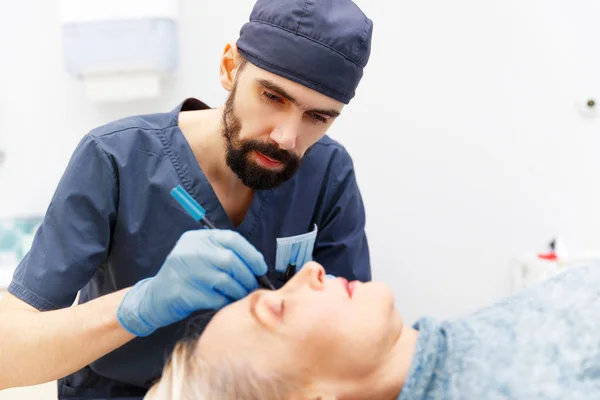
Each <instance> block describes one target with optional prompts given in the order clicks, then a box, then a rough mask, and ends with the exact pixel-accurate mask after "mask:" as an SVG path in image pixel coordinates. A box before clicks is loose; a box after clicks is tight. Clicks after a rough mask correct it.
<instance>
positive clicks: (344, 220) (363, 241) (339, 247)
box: [313, 150, 371, 282]
mask: <svg viewBox="0 0 600 400" xmlns="http://www.w3.org/2000/svg"><path fill="white" fill-rule="evenodd" d="M334 162H335V166H334V168H332V178H331V180H330V182H329V185H331V187H332V189H331V190H330V191H328V197H329V199H327V201H326V202H325V204H327V205H328V206H327V211H326V212H325V214H324V215H323V216H322V218H321V222H320V223H321V225H319V226H318V229H319V231H318V232H319V233H318V235H317V240H316V243H315V249H314V252H313V259H314V260H315V261H317V262H318V263H320V264H321V265H323V267H324V268H325V270H326V271H327V273H328V274H332V275H335V276H338V277H344V278H346V279H348V280H359V281H363V282H366V281H370V280H371V264H370V256H369V246H368V243H367V237H366V233H365V221H366V217H365V208H364V204H363V200H362V196H361V194H360V190H359V188H358V184H357V182H356V176H355V173H354V165H353V163H352V159H351V158H350V155H349V154H348V153H347V152H346V151H345V150H343V151H340V152H339V153H337V155H336V160H335V161H334Z"/></svg>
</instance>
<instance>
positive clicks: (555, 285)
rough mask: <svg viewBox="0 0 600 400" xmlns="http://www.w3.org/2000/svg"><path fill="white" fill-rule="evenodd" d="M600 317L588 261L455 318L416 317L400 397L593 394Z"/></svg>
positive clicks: (598, 393)
mask: <svg viewBox="0 0 600 400" xmlns="http://www.w3.org/2000/svg"><path fill="white" fill-rule="evenodd" d="M598 315H600V265H590V266H587V267H573V268H571V269H570V270H567V271H566V272H564V273H561V274H560V275H558V276H556V277H554V278H552V279H549V280H547V281H544V282H540V283H539V284H536V285H533V286H531V287H529V288H527V289H525V290H523V291H521V292H519V293H517V294H514V295H512V296H509V297H507V298H506V299H504V300H501V301H498V302H496V303H495V304H492V305H490V306H489V307H485V308H483V309H481V310H479V311H477V312H474V313H471V314H469V315H466V316H463V317H460V318H457V319H455V320H452V321H447V322H442V323H433V322H430V320H421V321H420V323H419V324H418V325H417V328H418V330H419V332H420V336H419V340H418V344H417V349H416V352H415V355H414V361H413V363H412V365H411V369H410V372H409V376H408V379H407V381H406V384H405V386H404V388H403V390H402V393H401V395H400V399H401V400H405V399H411V400H412V399H415V400H423V399H484V398H485V399H528V400H542V399H544V400H546V399H598V398H600V340H598V332H599V331H600V318H598ZM423 321H425V323H423Z"/></svg>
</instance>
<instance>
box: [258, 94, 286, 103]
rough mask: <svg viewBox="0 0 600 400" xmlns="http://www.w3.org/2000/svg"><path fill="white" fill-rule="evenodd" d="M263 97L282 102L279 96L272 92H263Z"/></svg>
mask: <svg viewBox="0 0 600 400" xmlns="http://www.w3.org/2000/svg"><path fill="white" fill-rule="evenodd" d="M263 97H264V98H265V99H266V100H267V101H269V102H271V103H281V102H282V101H281V97H279V96H275V95H274V94H272V93H269V92H263Z"/></svg>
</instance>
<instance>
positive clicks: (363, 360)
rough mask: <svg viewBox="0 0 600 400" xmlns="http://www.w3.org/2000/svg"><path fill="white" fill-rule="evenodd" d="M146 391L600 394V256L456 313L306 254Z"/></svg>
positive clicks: (176, 397) (188, 397)
mask: <svg viewBox="0 0 600 400" xmlns="http://www.w3.org/2000/svg"><path fill="white" fill-rule="evenodd" d="M146 399H149V400H151V399H152V400H153V399H161V400H162V399H172V400H192V399H193V400H245V399H248V400H270V399H285V400H294V399H298V400H312V399H322V400H326V399H339V400H346V399H348V400H351V399H352V400H354V399H357V400H358V399H361V400H362V399H376V400H388V399H389V400H396V399H402V400H404V399H407V400H408V399H411V400H420V399H478V400H480V399H481V400H483V399H527V400H535V399H568V400H576V399H600V265H598V266H591V267H585V268H576V269H572V270H570V271H568V272H565V273H563V274H561V275H559V276H557V277H555V278H554V279H552V280H549V281H545V282H543V283H540V284H537V285H536V286H533V287H531V288H529V289H527V290H525V291H522V292H521V293H519V294H517V295H514V296H512V297H510V298H508V299H506V300H504V301H501V302H499V303H497V304H495V305H493V306H491V307H488V308H484V309H482V310H480V311H478V312H475V313H473V314H470V315H468V316H465V317H463V318H459V319H456V320H453V321H449V322H436V321H434V320H432V319H429V318H423V319H421V320H419V321H418V323H417V324H416V325H415V327H414V328H411V327H409V326H406V325H403V323H402V319H401V317H400V315H399V314H398V312H397V311H396V309H395V308H394V302H393V298H392V293H391V292H390V290H389V289H388V288H387V287H386V286H385V285H384V284H382V283H376V282H373V283H350V284H347V282H345V281H344V280H343V279H333V280H330V279H327V278H326V277H325V273H324V271H323V268H322V267H321V266H320V265H318V264H316V263H309V264H306V265H305V266H304V268H302V269H301V270H300V271H299V273H298V274H297V275H296V276H295V277H294V278H293V279H292V280H291V281H290V282H288V284H286V285H285V286H284V287H283V288H282V289H280V290H277V291H266V290H259V291H256V292H254V293H252V294H251V295H250V296H248V297H247V298H245V299H243V300H241V301H238V302H237V303H234V304H231V305H229V306H228V307H226V308H224V309H222V310H221V311H219V312H218V313H217V314H216V315H215V317H214V318H213V319H212V321H211V322H210V324H209V325H208V326H207V327H206V330H205V331H204V333H203V334H202V335H201V337H200V338H199V339H196V340H193V341H188V342H186V343H180V344H179V345H178V346H177V347H176V349H175V351H174V353H173V355H172V359H171V361H170V362H169V363H168V364H167V365H166V367H165V369H164V374H163V376H162V378H161V380H160V381H159V382H158V383H157V384H156V385H155V386H154V387H153V388H152V389H151V390H150V392H149V393H148V395H147V397H146Z"/></svg>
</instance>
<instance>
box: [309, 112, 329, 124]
mask: <svg viewBox="0 0 600 400" xmlns="http://www.w3.org/2000/svg"><path fill="white" fill-rule="evenodd" d="M310 116H311V118H312V119H313V120H314V121H315V122H321V123H323V124H326V123H327V121H328V120H327V118H325V117H324V116H322V115H321V114H316V113H312V114H311V115H310Z"/></svg>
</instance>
